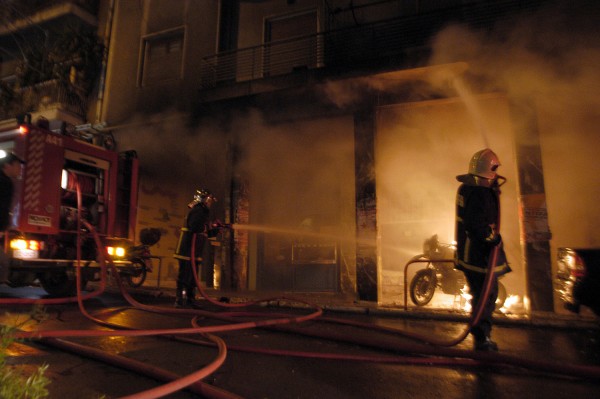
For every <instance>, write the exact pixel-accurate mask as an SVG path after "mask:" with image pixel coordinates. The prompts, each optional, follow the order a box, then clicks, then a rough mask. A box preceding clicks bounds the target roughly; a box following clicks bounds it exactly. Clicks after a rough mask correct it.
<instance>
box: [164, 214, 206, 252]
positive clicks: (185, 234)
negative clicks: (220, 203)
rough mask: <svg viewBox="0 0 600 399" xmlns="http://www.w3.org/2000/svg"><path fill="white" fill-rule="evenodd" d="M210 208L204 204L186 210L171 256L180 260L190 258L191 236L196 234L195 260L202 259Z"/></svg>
mask: <svg viewBox="0 0 600 399" xmlns="http://www.w3.org/2000/svg"><path fill="white" fill-rule="evenodd" d="M209 214H210V210H209V209H208V208H207V207H206V206H205V205H204V204H197V205H195V206H194V207H193V208H192V209H190V211H189V212H188V214H187V216H186V218H185V221H184V224H183V227H182V228H181V232H180V234H179V242H178V243H177V249H176V250H175V254H173V257H174V258H176V259H180V260H187V261H189V260H191V254H192V238H193V236H194V234H196V242H195V243H194V244H195V245H196V247H195V249H194V251H195V257H196V261H201V260H202V250H203V246H204V242H205V239H206V232H207V224H208V217H209Z"/></svg>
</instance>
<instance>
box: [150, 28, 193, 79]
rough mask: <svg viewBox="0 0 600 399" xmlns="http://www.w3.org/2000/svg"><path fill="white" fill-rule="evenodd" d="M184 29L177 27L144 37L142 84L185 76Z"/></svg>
mask: <svg viewBox="0 0 600 399" xmlns="http://www.w3.org/2000/svg"><path fill="white" fill-rule="evenodd" d="M184 38H185V34H184V29H183V28H177V29H172V30H169V31H165V32H160V33H155V34H152V35H149V36H146V37H144V38H143V43H142V63H141V73H140V82H139V83H140V85H141V86H147V85H151V84H154V83H161V82H166V81H170V80H177V79H181V78H182V77H183V44H184Z"/></svg>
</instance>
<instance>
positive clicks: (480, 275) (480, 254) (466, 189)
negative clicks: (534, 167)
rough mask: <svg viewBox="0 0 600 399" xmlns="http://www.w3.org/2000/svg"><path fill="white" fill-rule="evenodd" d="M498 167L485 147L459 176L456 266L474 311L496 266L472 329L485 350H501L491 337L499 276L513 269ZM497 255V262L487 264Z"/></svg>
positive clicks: (476, 345) (475, 345)
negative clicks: (502, 222)
mask: <svg viewBox="0 0 600 399" xmlns="http://www.w3.org/2000/svg"><path fill="white" fill-rule="evenodd" d="M499 166H500V161H499V160H498V156H497V155H496V154H495V153H494V152H493V151H492V150H490V149H489V148H486V149H483V150H481V151H478V152H476V153H475V154H474V155H473V157H472V158H471V161H470V162H469V173H468V174H466V175H460V176H457V177H456V179H457V180H458V181H459V182H460V183H461V185H460V187H459V188H458V192H457V196H456V230H455V240H456V258H457V259H456V263H457V266H456V268H457V269H459V270H461V271H463V273H464V274H465V277H466V279H467V284H468V286H469V292H470V294H471V295H472V300H471V309H472V312H474V311H475V310H476V308H477V307H478V304H479V302H480V300H481V299H482V298H481V296H482V294H483V292H484V290H485V286H484V282H485V277H486V273H487V271H488V267H494V275H493V278H492V281H491V289H490V292H489V296H488V298H487V301H486V302H485V304H484V305H483V310H482V314H481V317H480V319H479V321H478V323H476V324H475V325H473V326H472V327H471V330H470V333H471V334H472V336H473V340H474V348H475V350H482V351H497V350H498V345H497V344H496V343H495V342H494V341H492V339H491V332H492V314H493V312H494V310H495V306H496V298H497V297H498V276H500V275H503V274H505V273H508V272H509V271H510V266H509V265H508V263H507V261H506V255H505V253H504V248H503V246H502V237H501V236H500V233H499V231H498V227H499V217H500V202H499V201H500V198H499V195H500V190H499V187H500V184H498V180H505V179H504V178H503V177H501V176H499V175H498V173H497V172H496V170H497V169H498V167H499ZM496 247H497V249H496V250H494V249H495V248H496ZM494 254H495V255H496V256H495V259H496V261H495V264H494V265H489V266H488V264H489V263H490V262H491V259H493V258H494V256H493V255H494Z"/></svg>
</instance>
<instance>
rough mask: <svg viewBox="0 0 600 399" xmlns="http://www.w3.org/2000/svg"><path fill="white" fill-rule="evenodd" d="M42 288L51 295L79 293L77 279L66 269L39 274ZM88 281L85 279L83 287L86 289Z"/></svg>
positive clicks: (60, 295) (63, 295)
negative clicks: (70, 275)
mask: <svg viewBox="0 0 600 399" xmlns="http://www.w3.org/2000/svg"><path fill="white" fill-rule="evenodd" d="M39 280H40V284H41V285H42V288H43V289H44V290H45V291H46V292H47V293H48V294H50V295H51V296H56V297H65V296H72V295H75V294H76V293H77V281H75V279H74V278H71V277H69V275H68V274H67V272H65V271H62V272H60V271H55V272H52V273H50V272H46V273H41V274H40V275H39ZM86 283H87V281H86V280H85V279H84V280H83V281H82V284H81V288H82V289H84V288H85V286H86Z"/></svg>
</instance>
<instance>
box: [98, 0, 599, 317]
mask: <svg viewBox="0 0 600 399" xmlns="http://www.w3.org/2000/svg"><path fill="white" fill-rule="evenodd" d="M597 15H598V6H596V5H595V4H594V2H593V1H582V2H580V3H577V5H573V4H570V2H565V1H541V0H537V1H536V0H529V1H510V0H506V1H497V2H488V1H461V0H446V1H444V0H439V1H417V0H401V1H391V0H390V1H385V0H383V1H369V0H364V1H353V2H348V1H342V0H340V1H336V0H328V1H322V0H295V1H294V0H265V1H243V0H242V1H233V0H232V1H228V0H221V1H217V0H214V1H213V0H211V1H202V2H198V1H192V0H181V1H176V2H172V1H165V0H145V1H141V2H131V1H126V0H105V1H100V3H99V7H98V13H97V21H98V23H97V27H98V34H99V37H101V38H102V40H101V41H102V42H103V43H104V44H105V45H106V48H107V49H108V51H107V57H106V58H105V68H104V69H103V70H102V73H101V75H100V77H99V82H100V84H99V85H98V95H97V96H96V97H97V101H94V103H93V106H92V107H91V108H93V111H94V112H93V113H88V115H87V117H88V120H89V121H90V122H92V123H95V124H102V126H103V128H104V129H107V130H110V131H111V132H112V134H113V135H114V137H115V139H116V141H117V143H118V145H119V146H121V147H123V148H124V149H125V148H135V149H136V151H137V152H138V154H139V157H140V160H141V165H142V176H141V184H140V204H139V215H140V218H139V220H138V227H139V228H138V230H140V229H141V228H142V227H145V226H152V227H159V228H161V230H162V231H163V238H162V239H161V242H160V243H159V244H158V245H157V247H156V248H154V252H155V253H156V254H158V255H160V256H162V257H163V263H162V270H161V273H162V275H161V279H162V280H161V281H160V282H159V284H163V285H169V284H173V278H174V276H175V274H176V270H177V265H176V263H175V261H174V259H172V258H171V254H172V252H173V250H174V246H175V245H176V241H177V237H178V229H179V226H180V224H181V223H182V220H183V217H184V214H185V206H186V204H187V202H188V201H189V199H190V197H191V195H192V194H193V192H194V190H195V189H196V188H199V187H206V188H208V189H210V190H211V191H213V192H214V193H215V194H216V196H217V198H218V199H219V202H217V206H216V207H215V209H214V213H215V217H218V218H219V219H221V220H222V221H224V222H227V223H231V224H232V225H233V229H232V230H228V231H225V232H223V233H222V234H221V236H220V237H219V239H218V240H216V241H215V242H213V243H212V245H211V250H212V251H211V252H212V256H210V258H211V259H214V262H212V263H214V264H213V266H212V267H204V268H203V273H202V278H203V280H204V282H205V284H207V286H209V287H219V288H222V289H228V290H238V291H244V290H252V291H261V292H268V291H279V292H280V291H286V292H326V293H331V294H332V295H342V296H345V297H348V298H352V299H358V300H365V301H373V302H378V303H381V304H390V305H395V306H402V305H404V301H405V299H404V295H403V294H404V290H405V289H406V288H408V287H407V285H408V282H409V281H410V279H411V278H412V276H413V275H414V273H415V272H416V270H417V269H419V268H420V267H422V266H420V265H417V264H415V265H410V266H407V263H408V262H409V261H410V259H411V258H413V257H414V256H415V255H418V254H420V253H422V252H423V243H424V241H425V240H426V239H428V238H429V237H431V236H433V235H435V234H437V235H438V237H439V239H440V241H442V242H446V243H450V242H452V240H453V234H454V200H455V198H454V197H455V192H456V189H457V187H458V182H457V181H456V180H455V176H456V175H459V174H463V173H466V169H467V164H468V160H469V158H470V157H471V155H472V154H473V153H474V152H476V151H478V150H480V149H482V148H485V147H490V148H492V149H493V150H494V151H495V152H496V153H497V154H498V155H499V157H500V160H501V162H502V167H501V174H502V175H503V176H505V177H506V178H507V183H506V184H505V185H504V186H503V188H502V196H501V201H502V235H503V237H504V242H505V245H506V249H507V251H508V257H509V261H510V263H511V266H512V268H513V273H511V274H509V275H507V276H506V277H504V278H503V280H502V282H503V285H504V286H505V287H506V289H507V294H508V296H509V298H510V299H511V305H512V308H511V309H510V311H513V312H516V313H526V312H528V311H530V310H534V311H538V310H540V311H548V310H555V311H558V312H560V311H561V309H560V304H558V303H556V302H557V301H555V300H554V298H553V296H554V294H553V290H552V280H553V276H554V273H555V271H554V269H555V266H554V263H555V255H556V250H557V248H559V247H562V246H598V245H600V244H599V241H600V235H599V234H598V233H597V232H596V229H594V228H593V225H592V223H593V221H594V220H596V219H597V218H598V214H597V213H598V210H597V209H596V208H597V207H595V206H594V204H593V201H590V199H592V198H595V197H596V194H597V192H598V190H599V185H598V182H597V179H594V177H593V176H594V172H595V171H597V170H598V166H597V165H595V163H594V156H593V148H592V147H593V146H590V143H591V142H593V140H594V139H595V138H597V137H598V133H597V131H595V130H594V126H595V124H594V123H593V122H594V121H595V120H597V117H598V113H597V109H598V107H597V98H596V97H597V96H596V95H595V91H594V90H593V89H591V88H593V87H598V83H599V82H598V79H599V78H598V76H597V74H596V73H594V65H596V64H595V61H596V60H597V58H598V48H599V46H598V39H597V36H598V35H594V34H593V33H594V32H595V30H596V29H597V28H596V27H595V23H593V21H594V16H597ZM573 21H578V22H577V24H574V23H573ZM542 32H543V34H542ZM590 173H591V174H590ZM207 256H208V254H207ZM405 274H406V275H405ZM156 277H158V276H156ZM405 281H406V282H405ZM149 283H150V284H152V283H153V282H152V281H150V282H149ZM408 305H409V306H413V304H412V303H410V302H409V303H408ZM463 305H464V300H461V299H460V296H459V297H458V299H457V296H455V295H444V294H442V292H439V295H438V294H436V297H435V300H434V302H433V306H438V307H451V308H456V307H462V306H463Z"/></svg>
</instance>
